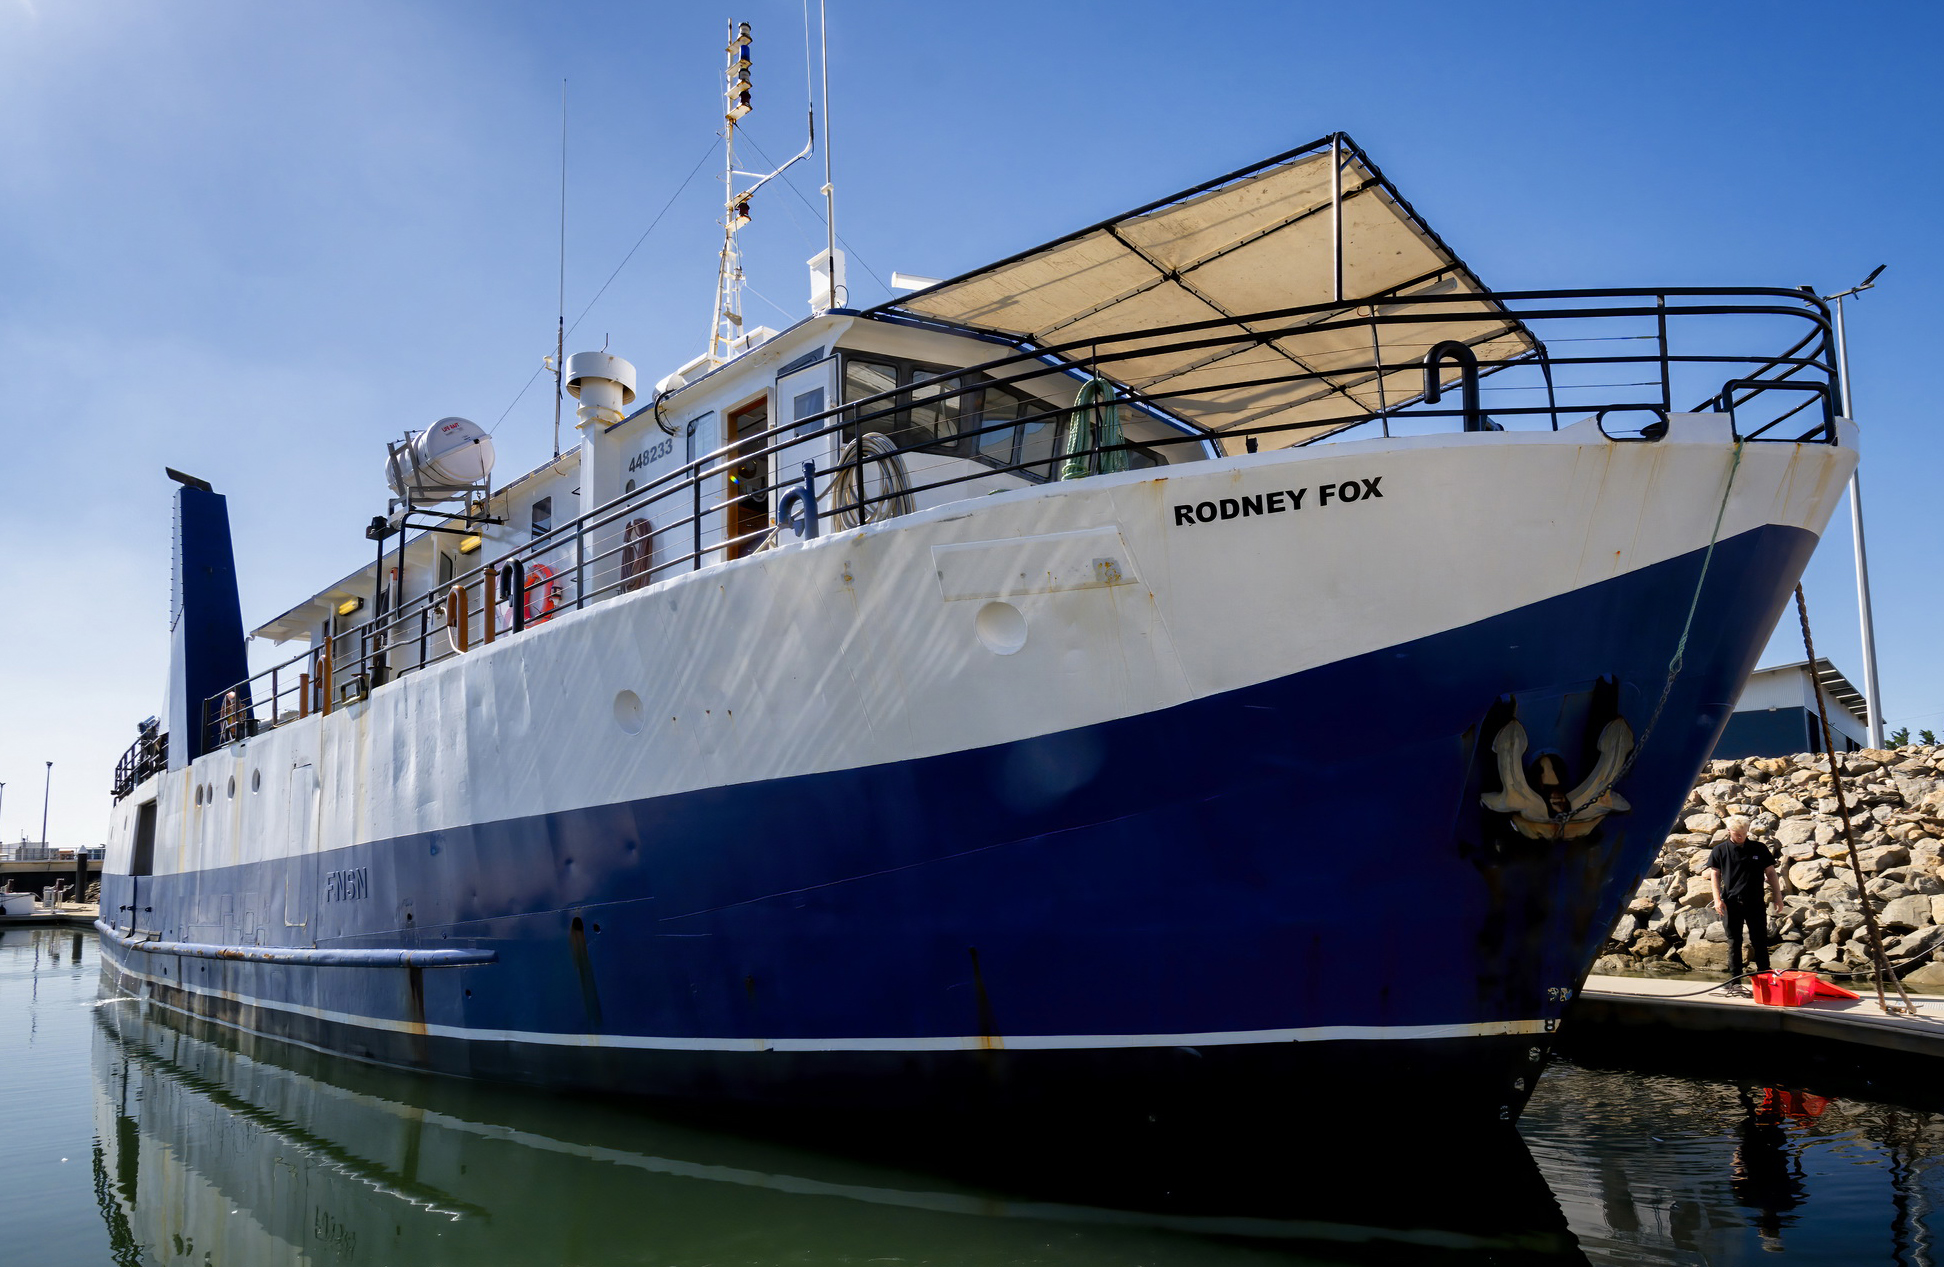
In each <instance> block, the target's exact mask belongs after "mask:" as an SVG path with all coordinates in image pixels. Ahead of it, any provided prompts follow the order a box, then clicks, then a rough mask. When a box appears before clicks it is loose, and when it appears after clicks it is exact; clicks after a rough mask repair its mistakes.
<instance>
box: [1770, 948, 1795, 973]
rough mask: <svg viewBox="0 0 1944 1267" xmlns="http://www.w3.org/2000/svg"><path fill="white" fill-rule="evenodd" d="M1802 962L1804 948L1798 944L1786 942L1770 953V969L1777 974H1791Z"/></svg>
mask: <svg viewBox="0 0 1944 1267" xmlns="http://www.w3.org/2000/svg"><path fill="white" fill-rule="evenodd" d="M1801 960H1802V946H1801V945H1800V944H1799V943H1797V942H1792V941H1785V942H1783V943H1782V944H1781V945H1780V946H1777V947H1775V948H1774V949H1773V950H1771V951H1769V968H1770V969H1771V970H1773V971H1775V972H1789V971H1791V970H1793V969H1794V968H1795V966H1796V964H1797V963H1799V962H1801Z"/></svg>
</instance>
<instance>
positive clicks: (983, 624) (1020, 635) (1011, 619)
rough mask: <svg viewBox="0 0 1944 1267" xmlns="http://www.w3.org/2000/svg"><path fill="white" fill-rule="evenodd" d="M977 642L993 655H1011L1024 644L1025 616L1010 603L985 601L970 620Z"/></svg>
mask: <svg viewBox="0 0 1944 1267" xmlns="http://www.w3.org/2000/svg"><path fill="white" fill-rule="evenodd" d="M972 630H973V632H974V633H975V634H977V635H978V638H979V643H980V645H982V646H983V647H985V649H986V650H987V651H990V652H992V654H994V655H1011V654H1013V653H1014V652H1015V651H1018V650H1019V649H1020V648H1021V647H1023V646H1025V645H1026V617H1025V615H1024V614H1023V613H1022V612H1021V611H1020V610H1019V609H1018V608H1017V607H1014V606H1013V605H1012V604H1011V603H998V602H994V603H987V604H986V605H985V606H984V607H981V608H979V614H978V615H977V616H975V617H974V618H973V620H972Z"/></svg>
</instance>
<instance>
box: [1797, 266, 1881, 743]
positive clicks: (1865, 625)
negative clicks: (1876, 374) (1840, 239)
mask: <svg viewBox="0 0 1944 1267" xmlns="http://www.w3.org/2000/svg"><path fill="white" fill-rule="evenodd" d="M1886 267H1888V266H1887V265H1884V264H1879V265H1877V266H1876V268H1875V270H1873V271H1872V272H1871V273H1870V275H1869V276H1868V277H1865V278H1864V279H1863V280H1862V281H1861V282H1859V283H1857V284H1856V285H1854V286H1852V287H1850V288H1849V289H1848V290H1840V291H1837V292H1836V293H1835V294H1833V295H1824V296H1823V298H1824V299H1826V300H1831V301H1833V302H1834V303H1835V305H1836V361H1837V365H1838V367H1839V368H1838V371H1837V372H1838V374H1839V375H1840V376H1841V379H1842V384H1841V386H1842V391H1843V416H1844V417H1845V418H1848V419H1849V420H1850V421H1851V422H1854V421H1856V410H1855V408H1854V407H1853V406H1852V405H1851V404H1850V368H1849V341H1848V339H1847V338H1845V337H1844V331H1843V301H1844V300H1845V299H1848V298H1849V297H1850V296H1851V295H1859V294H1862V293H1863V292H1864V291H1866V290H1870V289H1872V288H1873V287H1874V286H1875V285H1876V279H1877V277H1878V276H1879V275H1880V274H1881V273H1882V272H1883V270H1884V269H1885V268H1886ZM1849 503H1850V541H1851V543H1852V544H1853V545H1854V546H1855V549H1856V608H1857V617H1858V622H1859V623H1860V625H1861V626H1862V634H1863V702H1864V705H1865V706H1866V707H1867V709H1868V711H1869V726H1870V746H1871V747H1872V748H1881V747H1882V746H1883V702H1882V700H1881V699H1879V698H1878V692H1877V658H1876V622H1875V620H1874V619H1872V617H1871V614H1870V560H1869V556H1868V555H1867V554H1866V553H1865V552H1864V549H1863V474H1862V467H1861V465H1860V464H1859V466H1858V468H1857V469H1856V470H1855V471H1853V472H1851V473H1850V482H1849ZM1809 667H1810V668H1811V669H1812V670H1813V669H1814V668H1815V666H1814V665H1810V666H1809Z"/></svg>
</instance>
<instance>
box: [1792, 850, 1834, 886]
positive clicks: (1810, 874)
mask: <svg viewBox="0 0 1944 1267" xmlns="http://www.w3.org/2000/svg"><path fill="white" fill-rule="evenodd" d="M1828 878H1829V863H1828V862H1826V861H1824V860H1823V859H1821V858H1817V859H1815V860H1814V861H1811V862H1798V863H1796V864H1795V865H1794V866H1793V867H1790V868H1789V884H1790V887H1792V888H1794V889H1795V891H1796V892H1798V893H1808V892H1813V891H1814V890H1815V889H1816V888H1817V887H1819V886H1820V885H1821V884H1822V882H1823V881H1824V880H1827V879H1828Z"/></svg>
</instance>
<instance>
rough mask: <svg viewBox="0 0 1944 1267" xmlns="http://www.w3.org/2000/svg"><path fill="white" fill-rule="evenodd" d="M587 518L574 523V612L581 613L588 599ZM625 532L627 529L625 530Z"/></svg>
mask: <svg viewBox="0 0 1944 1267" xmlns="http://www.w3.org/2000/svg"><path fill="white" fill-rule="evenodd" d="M584 519H585V517H583V518H582V519H576V520H575V521H574V610H575V611H579V610H580V609H581V608H582V607H583V606H585V605H586V599H587V527H586V523H585V522H584ZM623 531H625V529H624V530H623Z"/></svg>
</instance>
